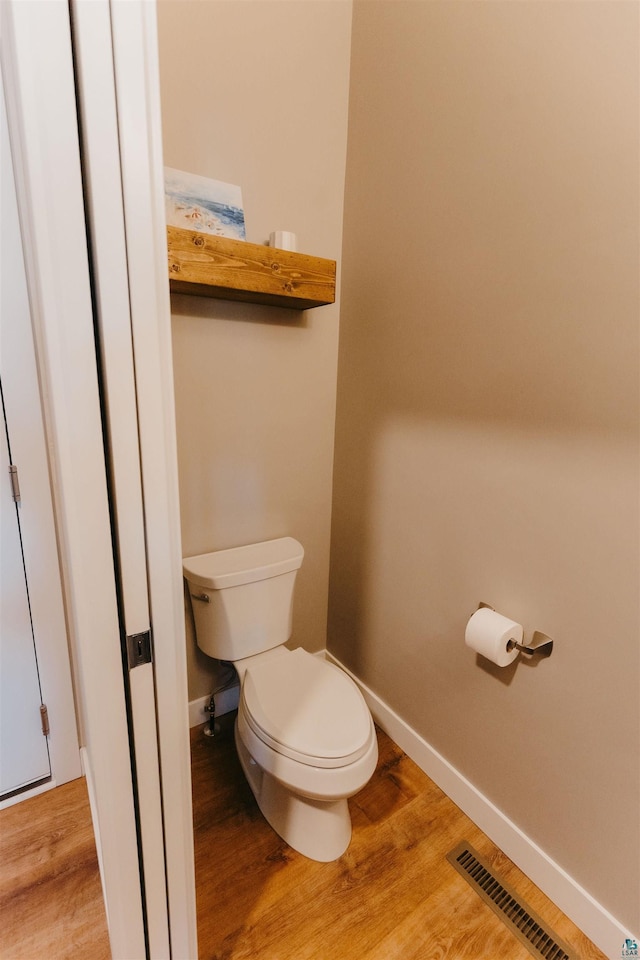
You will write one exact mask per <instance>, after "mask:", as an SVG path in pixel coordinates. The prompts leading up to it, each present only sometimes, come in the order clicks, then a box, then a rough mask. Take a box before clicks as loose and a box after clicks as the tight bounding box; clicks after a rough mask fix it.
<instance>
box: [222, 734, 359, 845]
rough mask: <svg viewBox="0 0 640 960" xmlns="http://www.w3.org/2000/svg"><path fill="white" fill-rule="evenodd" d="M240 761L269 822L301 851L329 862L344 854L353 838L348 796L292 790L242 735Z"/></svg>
mask: <svg viewBox="0 0 640 960" xmlns="http://www.w3.org/2000/svg"><path fill="white" fill-rule="evenodd" d="M235 741H236V749H237V751H238V757H239V759H240V765H241V766H242V770H243V772H244V775H245V777H246V778H247V782H248V784H249V786H250V787H251V790H252V793H253V795H254V797H255V798H256V801H257V804H258V806H259V808H260V811H261V813H262V815H263V816H264V818H265V820H266V821H267V823H269V824H270V825H271V826H272V827H273V829H274V830H275V831H276V833H277V834H278V836H280V837H282V839H283V840H284V841H285V842H286V843H288V844H289V846H290V847H293V849H294V850H297V851H298V853H301V854H303V856H305V857H309V859H310V860H317V861H319V862H320V863H329V862H330V861H332V860H337V859H338V857H340V856H342V854H343V853H344V852H345V850H346V849H347V847H348V846H349V843H350V841H351V816H350V814H349V805H348V803H347V801H346V799H340V800H311V799H309V798H307V797H301V796H300V795H299V794H295V793H292V792H291V790H289V789H288V788H287V787H285V786H284V785H283V784H282V783H280V782H279V781H278V780H276V779H275V777H273V776H271V774H269V773H267V772H266V771H265V770H263V769H262V768H261V767H260V766H259V765H258V764H257V763H256V761H255V760H254V759H253V757H252V756H251V754H250V753H249V751H248V750H247V748H246V746H245V745H244V743H243V742H242V740H241V739H240V736H239V735H238V725H237V723H236V725H235Z"/></svg>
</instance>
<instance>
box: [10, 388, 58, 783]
mask: <svg viewBox="0 0 640 960" xmlns="http://www.w3.org/2000/svg"><path fill="white" fill-rule="evenodd" d="M3 409H4V404H3ZM0 461H1V462H0V498H1V499H0V561H1V567H0V586H1V594H0V800H4V799H5V798H6V797H7V796H8V795H9V794H12V793H14V792H17V791H19V790H23V789H25V788H27V787H28V786H30V785H32V784H34V783H37V782H38V781H42V780H45V779H47V778H49V777H50V776H51V767H50V764H49V751H48V749H47V739H46V737H45V736H44V735H43V732H42V730H43V728H42V723H41V714H40V704H41V702H42V698H41V694H40V681H39V678H38V665H37V662H36V650H35V642H34V637H33V631H32V627H31V617H30V615H29V597H28V592H27V583H26V579H25V571H24V562H23V559H22V545H21V542H20V520H19V516H18V503H17V502H16V503H14V500H13V488H12V484H11V481H10V479H9V465H10V457H9V448H8V442H7V432H6V420H5V419H4V416H3V418H2V423H0Z"/></svg>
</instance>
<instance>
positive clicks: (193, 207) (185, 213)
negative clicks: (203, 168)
mask: <svg viewBox="0 0 640 960" xmlns="http://www.w3.org/2000/svg"><path fill="white" fill-rule="evenodd" d="M164 190H165V209H166V217H167V225H168V226H171V227H183V228H184V229H185V230H200V231H202V233H210V234H213V236H216V237H231V238H232V239H233V240H245V239H246V234H245V227H244V210H243V207H242V191H241V189H240V187H236V186H235V185H234V184H232V183H222V181H220V180H210V179H209V178H208V177H199V176H198V175H197V174H195V173H185V172H184V171H183V170H174V169H173V167H165V168H164Z"/></svg>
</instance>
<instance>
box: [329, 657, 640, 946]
mask: <svg viewBox="0 0 640 960" xmlns="http://www.w3.org/2000/svg"><path fill="white" fill-rule="evenodd" d="M325 656H326V658H327V660H329V661H331V662H332V663H335V664H336V666H338V667H340V668H341V669H342V670H344V671H345V673H347V674H349V676H350V677H351V678H352V679H353V680H354V681H355V682H356V683H357V685H358V687H359V688H360V690H361V691H362V694H363V696H364V698H365V700H366V702H367V705H368V707H369V709H370V710H371V714H372V716H373V718H374V720H375V722H376V723H377V724H378V726H380V727H381V728H382V729H383V730H384V731H385V733H387V734H389V736H390V737H391V739H392V740H393V741H394V742H395V743H397V744H398V746H399V747H401V748H402V750H404V752H405V753H406V754H407V756H409V757H411V759H412V760H413V761H414V763H416V764H417V765H418V766H419V767H420V769H421V770H423V771H424V772H425V773H426V774H427V776H429V777H430V778H431V779H432V780H433V781H434V783H436V784H437V785H438V786H439V787H440V789H441V790H443V791H444V792H445V793H446V794H447V796H448V797H450V798H451V800H453V802H454V803H455V804H457V806H459V807H460V809H461V810H462V811H463V812H464V813H466V815H467V816H468V817H470V819H471V820H473V822H474V823H475V824H477V826H478V827H480V829H481V830H482V831H483V832H484V833H486V835H487V836H488V837H489V838H490V839H491V840H492V841H493V842H494V843H495V844H496V845H497V846H498V847H500V849H501V850H502V851H503V853H505V854H506V855H507V856H508V857H509V859H510V860H512V861H513V862H514V863H515V864H516V865H517V866H518V867H519V868H520V869H521V870H522V871H523V872H524V873H526V875H527V876H528V877H529V878H530V879H531V880H533V882H534V883H535V884H536V886H538V887H539V888H540V889H541V890H542V891H543V892H544V893H545V894H546V895H547V896H548V897H549V898H550V899H551V900H552V901H553V902H554V903H555V904H556V905H557V906H558V907H559V908H560V909H561V910H562V911H563V913H565V914H566V915H567V916H568V917H569V918H570V919H571V920H572V921H573V923H575V924H576V926H577V927H578V928H579V929H580V930H582V932H583V933H584V934H586V936H587V937H589V939H590V940H592V941H593V943H595V944H596V946H597V947H599V948H600V950H602V952H603V953H604V954H605V956H607V957H609V958H610V960H619V958H620V957H621V956H622V949H623V945H624V941H625V938H627V937H632V936H634V935H633V934H632V933H631V932H630V931H628V930H626V929H625V928H624V927H623V926H622V924H621V923H619V922H618V920H616V919H615V917H613V916H612V915H611V914H610V913H609V912H608V910H606V909H605V908H604V907H603V906H602V905H601V904H599V903H598V902H597V901H596V900H594V898H593V897H592V896H591V895H590V894H589V893H587V891H586V890H584V889H583V888H582V887H581V886H580V885H579V884H578V883H576V881H575V880H574V879H573V878H572V877H570V876H569V874H568V873H566V871H565V870H563V869H562V867H561V866H559V865H558V864H557V863H555V862H554V861H553V860H552V859H551V857H549V856H548V855H547V854H546V853H545V852H544V850H542V849H541V848H540V847H539V846H537V844H535V843H534V842H533V841H532V840H531V839H529V837H527V836H526V834H524V833H523V832H522V830H520V828H519V827H517V826H516V825H515V824H514V823H513V822H512V821H511V820H510V819H509V818H508V817H507V816H505V814H504V813H502V811H501V810H499V809H498V808H497V807H496V806H495V805H494V804H493V803H492V802H491V801H490V800H488V799H487V798H486V797H485V796H484V794H482V793H480V791H479V790H478V789H477V788H476V787H474V785H473V784H472V783H470V781H469V780H467V779H466V778H465V777H464V776H463V775H462V774H461V773H460V772H459V771H458V770H456V769H455V767H452V766H451V764H450V763H449V762H448V761H447V760H445V758H444V757H443V756H441V754H439V753H438V752H437V750H434V748H433V747H432V746H430V745H429V744H428V743H427V741H426V740H424V739H423V738H422V737H421V736H420V735H419V734H418V733H416V731H415V730H413V729H412V728H411V727H410V726H409V725H408V724H407V723H405V721H404V720H402V718H401V717H399V716H398V714H397V713H395V712H394V711H393V710H392V709H391V708H390V707H389V706H387V704H386V703H384V701H383V700H381V699H380V698H379V697H378V696H377V695H376V694H375V693H373V691H371V690H369V688H368V687H366V686H365V685H364V684H363V683H362V682H361V681H360V680H359V679H358V677H356V676H355V675H354V674H352V673H351V671H350V670H348V669H347V668H346V667H345V666H344V665H343V664H342V663H340V661H339V660H337V659H336V658H335V657H334V656H332V655H331V654H330V653H329V652H328V651H325ZM636 938H637V937H636Z"/></svg>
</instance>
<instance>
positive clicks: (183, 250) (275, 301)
mask: <svg viewBox="0 0 640 960" xmlns="http://www.w3.org/2000/svg"><path fill="white" fill-rule="evenodd" d="M167 246H168V252H169V285H170V288H171V292H172V293H187V294H192V295H196V296H200V297H216V298H218V299H220V300H243V301H245V302H248V303H261V304H270V305H275V306H279V307H289V308H291V309H294V310H306V309H308V308H309V307H322V306H324V305H326V304H328V303H334V301H335V298H336V262H335V260H324V259H323V258H321V257H310V256H308V255H307V254H305V253H294V252H293V251H291V250H277V249H275V248H274V247H265V246H262V245H261V244H258V243H247V242H246V241H244V240H230V239H228V238H227V237H214V236H211V235H209V234H206V233H199V232H198V231H196V230H183V229H181V228H180V227H167Z"/></svg>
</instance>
